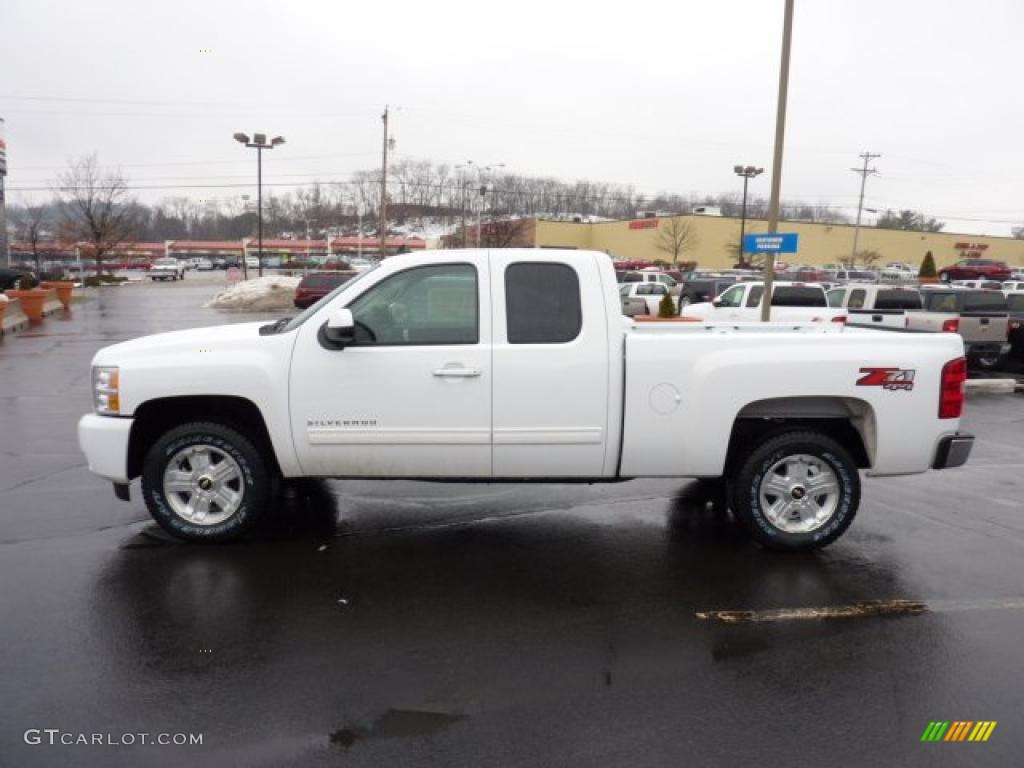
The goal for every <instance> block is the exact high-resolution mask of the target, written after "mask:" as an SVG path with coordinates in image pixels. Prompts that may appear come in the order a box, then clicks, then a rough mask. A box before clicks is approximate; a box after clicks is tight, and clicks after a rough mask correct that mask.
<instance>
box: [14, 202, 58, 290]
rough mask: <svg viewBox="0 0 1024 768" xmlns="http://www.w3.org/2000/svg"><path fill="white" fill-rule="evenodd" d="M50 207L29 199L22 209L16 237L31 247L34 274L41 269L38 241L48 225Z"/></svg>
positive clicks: (41, 238)
mask: <svg viewBox="0 0 1024 768" xmlns="http://www.w3.org/2000/svg"><path fill="white" fill-rule="evenodd" d="M49 213H50V209H49V207H48V206H45V205H36V204H35V203H33V202H32V201H31V200H30V201H28V202H26V203H25V206H24V208H23V210H22V215H21V217H20V218H21V222H20V226H19V227H18V239H19V240H21V241H22V242H24V243H28V245H29V247H30V248H31V249H32V260H33V261H34V262H35V265H36V274H39V273H41V272H42V271H43V270H42V254H41V253H40V243H41V242H42V240H43V236H44V233H45V230H46V229H47V227H48V226H49Z"/></svg>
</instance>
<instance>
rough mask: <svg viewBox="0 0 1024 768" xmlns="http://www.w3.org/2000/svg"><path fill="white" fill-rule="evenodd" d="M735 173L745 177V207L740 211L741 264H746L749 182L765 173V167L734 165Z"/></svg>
mask: <svg viewBox="0 0 1024 768" xmlns="http://www.w3.org/2000/svg"><path fill="white" fill-rule="evenodd" d="M732 171H733V173H735V174H736V175H737V176H742V177H743V208H742V210H741V212H740V247H739V252H740V264H746V263H747V262H746V259H744V258H743V236H744V235H745V234H746V231H747V184H749V183H750V180H751V179H753V178H756V177H758V176H760V175H761V174H762V173H764V168H755V167H754V166H752V165H734V166H733V167H732Z"/></svg>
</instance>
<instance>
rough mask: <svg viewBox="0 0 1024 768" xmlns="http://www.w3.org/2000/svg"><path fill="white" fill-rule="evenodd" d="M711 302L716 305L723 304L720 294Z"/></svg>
mask: <svg viewBox="0 0 1024 768" xmlns="http://www.w3.org/2000/svg"><path fill="white" fill-rule="evenodd" d="M711 303H712V304H714V305H715V306H716V307H720V306H722V298H721V297H720V296H719V297H716V298H714V299H712V300H711Z"/></svg>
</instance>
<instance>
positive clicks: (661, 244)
mask: <svg viewBox="0 0 1024 768" xmlns="http://www.w3.org/2000/svg"><path fill="white" fill-rule="evenodd" d="M699 244H700V239H699V238H698V237H697V233H696V232H695V231H694V228H693V225H692V224H691V223H690V222H689V221H688V220H687V219H684V218H683V217H681V216H673V217H672V218H670V219H661V221H660V225H659V227H658V235H657V237H656V238H655V241H654V247H655V248H657V249H658V250H659V251H661V252H662V253H667V254H668V255H669V256H671V257H672V264H673V266H674V265H675V264H676V263H677V262H678V261H679V257H680V256H683V255H684V254H688V253H690V252H692V251H693V250H694V249H695V248H696V247H697V246H698V245H699Z"/></svg>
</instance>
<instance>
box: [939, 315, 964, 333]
mask: <svg viewBox="0 0 1024 768" xmlns="http://www.w3.org/2000/svg"><path fill="white" fill-rule="evenodd" d="M942 332H943V333H959V332H960V318H959V317H951V318H949V320H946V321H945V322H943V323H942Z"/></svg>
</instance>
